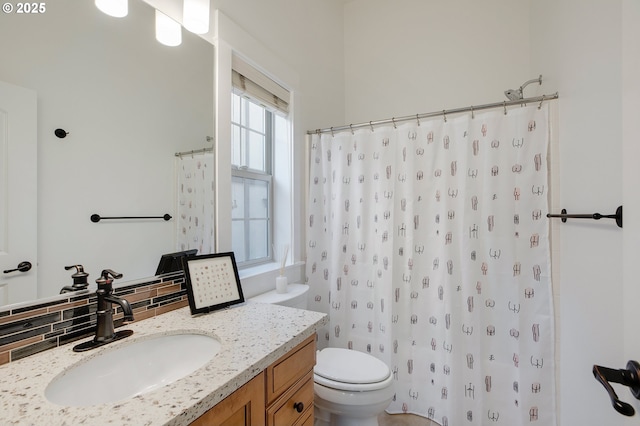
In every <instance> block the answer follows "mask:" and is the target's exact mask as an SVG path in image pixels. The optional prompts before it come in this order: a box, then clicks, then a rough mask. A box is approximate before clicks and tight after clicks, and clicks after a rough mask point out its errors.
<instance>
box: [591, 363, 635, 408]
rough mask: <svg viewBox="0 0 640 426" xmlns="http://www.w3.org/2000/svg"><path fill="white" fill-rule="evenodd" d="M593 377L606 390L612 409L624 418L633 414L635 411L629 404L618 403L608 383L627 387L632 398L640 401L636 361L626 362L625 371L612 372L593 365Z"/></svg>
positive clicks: (618, 400) (612, 370)
mask: <svg viewBox="0 0 640 426" xmlns="http://www.w3.org/2000/svg"><path fill="white" fill-rule="evenodd" d="M593 376H594V377H595V378H596V380H597V381H599V382H600V383H601V384H602V386H604V388H605V389H606V390H607V393H608V394H609V398H610V399H611V405H613V408H615V410H616V411H617V412H618V413H620V414H623V415H625V416H633V415H634V414H635V410H634V409H633V407H632V406H631V404H627V403H626V402H622V401H620V399H619V398H618V395H616V392H615V391H614V390H613V388H612V387H611V384H610V383H609V382H614V383H620V384H623V385H625V386H629V388H630V389H631V393H632V394H633V396H634V397H635V398H636V399H640V364H639V363H638V362H637V361H629V362H627V369H626V370H624V369H620V370H614V369H612V368H607V367H601V366H599V365H594V366H593Z"/></svg>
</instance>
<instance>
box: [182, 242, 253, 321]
mask: <svg viewBox="0 0 640 426" xmlns="http://www.w3.org/2000/svg"><path fill="white" fill-rule="evenodd" d="M182 264H183V268H184V275H185V282H186V285H187V297H188V299H189V308H190V309H191V315H197V314H206V313H209V312H213V311H217V310H220V309H224V308H226V307H229V306H231V305H236V304H239V303H244V294H243V293H242V286H241V285H240V277H239V276H238V267H237V265H236V259H235V256H234V254H233V252H227V253H215V254H204V255H199V256H188V257H183V258H182Z"/></svg>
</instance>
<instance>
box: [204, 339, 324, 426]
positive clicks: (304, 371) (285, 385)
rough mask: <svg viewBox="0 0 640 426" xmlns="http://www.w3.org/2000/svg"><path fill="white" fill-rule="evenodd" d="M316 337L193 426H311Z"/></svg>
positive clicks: (293, 350) (232, 395)
mask: <svg viewBox="0 0 640 426" xmlns="http://www.w3.org/2000/svg"><path fill="white" fill-rule="evenodd" d="M315 338H316V336H315V334H313V335H312V336H310V337H309V338H308V339H306V340H305V341H304V342H302V343H301V344H299V345H298V346H296V347H295V348H294V349H292V350H291V351H289V352H288V353H287V354H285V355H284V356H283V357H282V358H280V359H278V360H277V361H276V362H274V363H273V364H271V365H270V366H269V367H267V369H266V370H265V371H263V372H261V373H260V374H259V375H258V376H256V377H254V378H253V379H251V380H250V381H249V382H247V383H246V384H245V385H244V386H242V387H241V388H239V389H238V390H236V391H235V392H234V393H232V394H231V395H229V396H228V397H226V398H225V399H224V400H222V401H221V402H220V403H218V404H217V405H215V406H214V407H212V408H211V409H210V410H209V411H207V412H206V413H204V414H203V415H202V416H200V417H199V418H198V419H196V420H195V421H194V422H193V423H192V425H193V426H204V425H206V426H239V425H247V426H248V425H251V426H263V425H267V426H281V425H288V426H312V425H313V422H314V418H313V366H314V365H315V362H316V340H315Z"/></svg>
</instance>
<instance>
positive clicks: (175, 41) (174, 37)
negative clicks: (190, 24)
mask: <svg viewBox="0 0 640 426" xmlns="http://www.w3.org/2000/svg"><path fill="white" fill-rule="evenodd" d="M156 40H158V41H159V42H160V43H162V44H164V45H165V46H179V45H180V43H182V27H181V26H180V24H179V23H177V22H176V21H174V20H173V19H171V18H169V17H168V16H167V15H165V14H164V13H162V12H160V11H159V10H157V9H156Z"/></svg>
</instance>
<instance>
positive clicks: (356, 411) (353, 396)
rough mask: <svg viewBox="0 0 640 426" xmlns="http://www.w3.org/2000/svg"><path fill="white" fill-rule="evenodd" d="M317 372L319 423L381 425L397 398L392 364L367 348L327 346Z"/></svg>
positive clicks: (338, 425) (332, 424) (316, 424)
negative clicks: (388, 409)
mask: <svg viewBox="0 0 640 426" xmlns="http://www.w3.org/2000/svg"><path fill="white" fill-rule="evenodd" d="M313 372H314V374H313V380H314V382H315V383H314V391H315V406H316V410H315V418H316V420H315V426H326V425H331V426H334V425H335V426H356V425H358V426H377V425H378V415H379V414H380V413H382V412H383V411H384V410H385V408H387V407H388V406H389V404H390V403H391V400H392V399H393V395H394V387H393V376H392V375H391V371H390V370H389V367H388V366H387V365H386V364H385V363H384V362H382V361H380V360H379V359H377V358H375V357H373V356H371V355H369V354H366V353H364V352H358V351H353V350H349V349H342V348H326V349H323V350H321V351H319V352H318V353H317V356H316V366H315V368H314V369H313Z"/></svg>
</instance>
